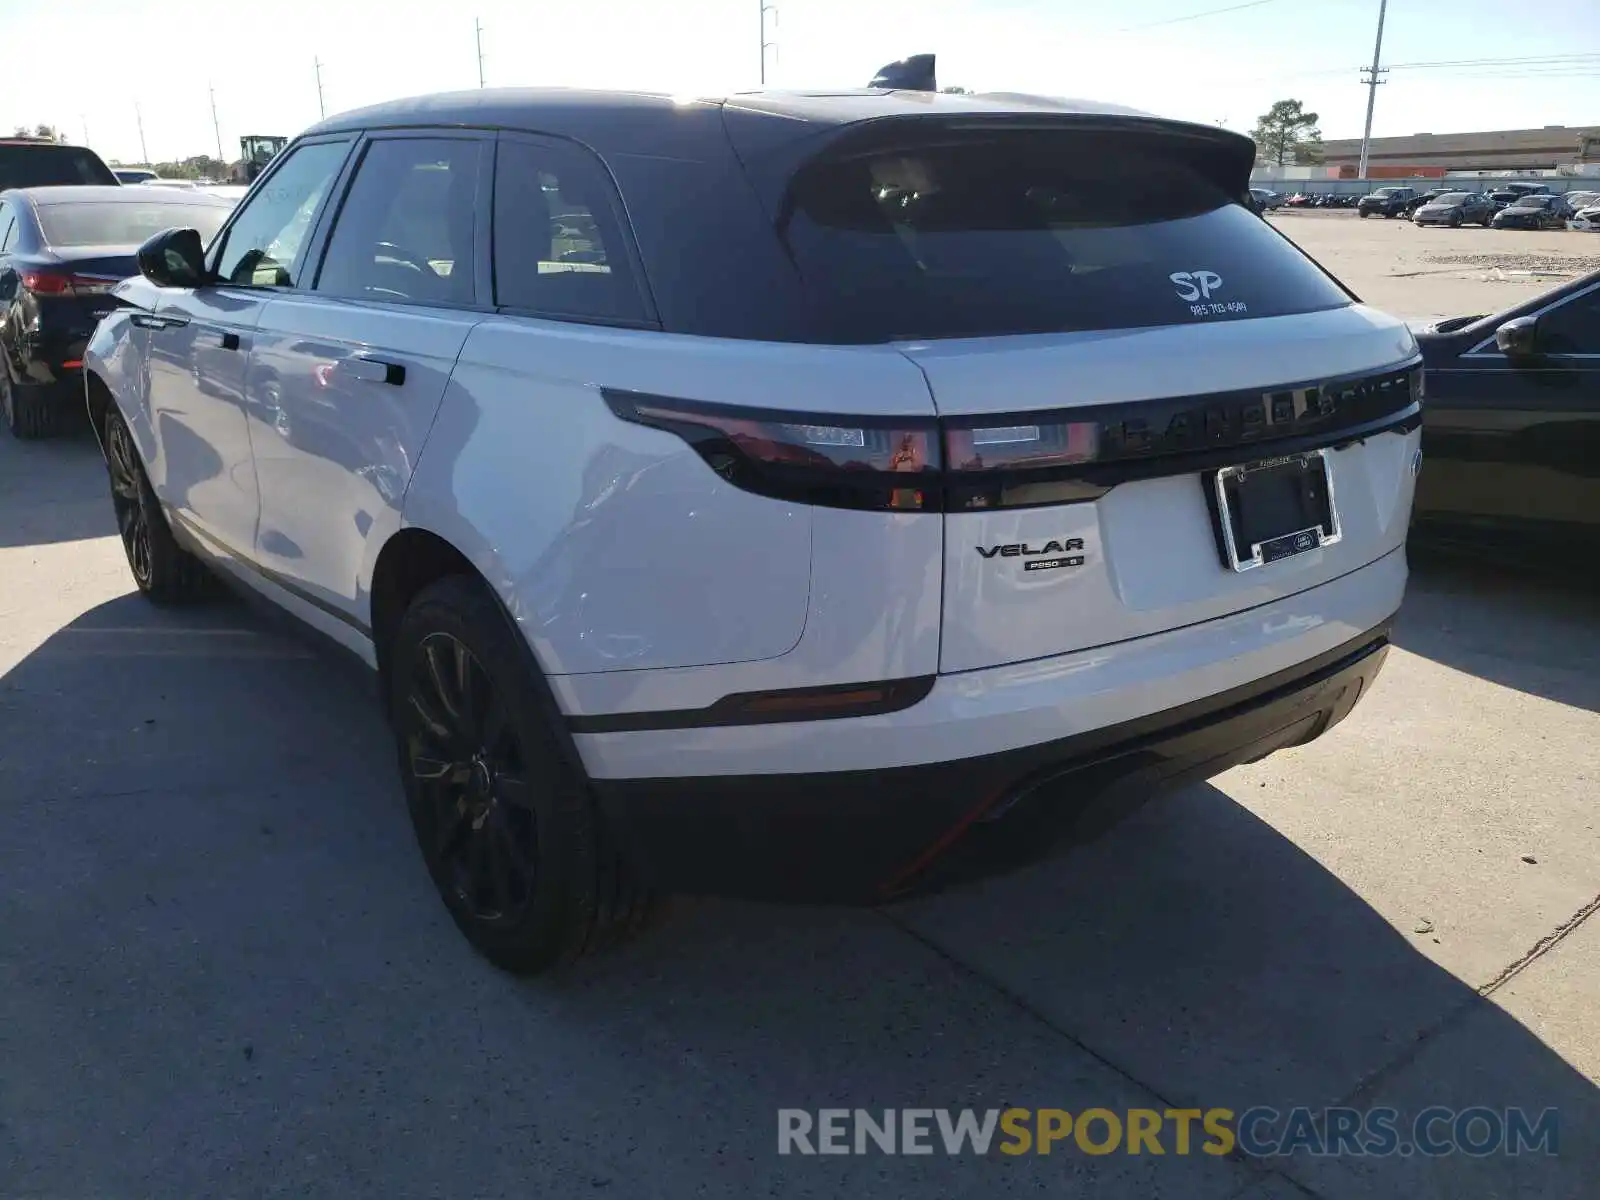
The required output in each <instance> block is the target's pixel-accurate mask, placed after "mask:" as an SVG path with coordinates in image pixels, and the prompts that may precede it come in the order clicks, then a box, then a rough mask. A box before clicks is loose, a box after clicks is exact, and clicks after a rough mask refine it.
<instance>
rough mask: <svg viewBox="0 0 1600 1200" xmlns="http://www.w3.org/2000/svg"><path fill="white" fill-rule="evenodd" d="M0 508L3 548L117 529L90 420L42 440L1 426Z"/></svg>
mask: <svg viewBox="0 0 1600 1200" xmlns="http://www.w3.org/2000/svg"><path fill="white" fill-rule="evenodd" d="M0 512H4V513H5V514H6V519H5V520H4V521H3V522H0V549H3V548H5V547H7V546H36V545H44V544H47V543H51V542H75V541H78V540H80V539H82V538H94V537H107V536H111V535H113V534H115V533H116V532H117V522H116V519H115V518H114V517H113V516H112V513H111V493H110V490H109V488H108V486H107V483H106V471H105V461H104V460H103V459H102V458H101V457H100V447H99V444H98V443H97V442H96V441H95V438H94V434H93V433H92V432H91V431H90V429H89V423H88V421H87V420H85V421H83V422H82V424H81V425H76V424H75V425H74V426H73V427H72V428H71V430H70V431H69V432H67V433H63V434H61V435H60V436H58V437H53V438H46V439H44V440H42V441H37V442H19V441H18V440H17V439H16V438H13V437H11V436H9V435H8V434H7V433H5V432H4V430H0Z"/></svg>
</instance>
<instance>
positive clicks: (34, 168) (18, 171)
mask: <svg viewBox="0 0 1600 1200" xmlns="http://www.w3.org/2000/svg"><path fill="white" fill-rule="evenodd" d="M116 182H117V177H116V176H115V175H113V174H112V173H111V168H110V167H108V166H106V165H105V163H103V162H101V161H100V159H99V157H98V156H97V155H96V154H95V153H94V151H92V150H85V149H83V148H82V147H81V146H51V145H47V144H40V145H36V146H16V145H12V146H0V188H21V187H53V186H56V185H60V184H75V183H108V184H114V183H116Z"/></svg>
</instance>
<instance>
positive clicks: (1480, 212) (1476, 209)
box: [1411, 192, 1495, 228]
mask: <svg viewBox="0 0 1600 1200" xmlns="http://www.w3.org/2000/svg"><path fill="white" fill-rule="evenodd" d="M1494 214H1495V206H1494V201H1493V200H1491V199H1489V197H1488V196H1486V195H1484V194H1483V193H1482V192H1445V193H1443V194H1442V195H1438V196H1435V197H1434V198H1433V199H1432V200H1430V201H1428V203H1426V204H1424V205H1422V206H1421V207H1420V208H1418V209H1416V210H1415V211H1414V212H1413V213H1412V214H1411V219H1412V220H1413V221H1414V222H1416V223H1417V224H1418V225H1449V226H1451V227H1452V228H1460V227H1461V226H1462V225H1464V224H1467V223H1469V222H1470V223H1471V224H1474V225H1482V226H1484V227H1485V228H1487V227H1488V225H1489V223H1490V222H1491V221H1492V220H1493V219H1494Z"/></svg>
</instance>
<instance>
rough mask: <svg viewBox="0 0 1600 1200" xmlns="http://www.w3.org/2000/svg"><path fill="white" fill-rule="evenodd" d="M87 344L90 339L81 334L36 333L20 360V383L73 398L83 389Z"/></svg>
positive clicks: (28, 341) (23, 347)
mask: <svg viewBox="0 0 1600 1200" xmlns="http://www.w3.org/2000/svg"><path fill="white" fill-rule="evenodd" d="M88 344H89V339H88V337H87V336H85V335H83V334H81V333H60V332H54V331H47V332H43V333H35V334H34V335H32V336H31V337H30V338H29V339H28V340H26V341H25V342H24V343H23V345H22V347H21V353H20V354H19V356H18V358H19V360H20V366H21V374H20V378H19V382H21V383H23V384H26V385H31V386H33V387H37V388H40V389H42V390H44V391H47V392H50V393H51V394H53V395H54V394H61V395H70V394H74V393H75V392H77V391H78V390H81V388H82V386H83V352H84V350H85V349H87V347H88ZM69 363H70V364H72V365H70V366H69V365H67V364H69Z"/></svg>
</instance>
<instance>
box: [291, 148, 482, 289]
mask: <svg viewBox="0 0 1600 1200" xmlns="http://www.w3.org/2000/svg"><path fill="white" fill-rule="evenodd" d="M484 145H485V143H484V142H481V141H478V140H476V139H473V138H392V139H390V138H386V139H383V140H381V141H375V142H373V143H372V144H371V146H369V147H368V149H367V152H366V155H365V156H364V157H363V158H362V160H361V165H360V166H359V167H358V168H357V169H356V176H355V182H353V183H352V184H351V185H350V191H349V193H348V194H347V195H346V196H345V201H344V206H343V207H342V208H341V209H340V210H339V216H338V219H337V220H336V221H335V223H334V226H333V234H332V235H331V236H330V237H329V239H328V252H327V255H326V256H325V257H324V259H323V262H322V272H321V274H320V275H319V276H318V277H317V285H316V290H317V291H319V292H327V293H329V294H331V295H335V296H349V297H351V298H353V299H364V300H413V301H417V302H420V303H435V304H471V303H472V302H473V299H474V287H473V283H474V280H473V275H474V271H473V260H474V254H473V246H474V230H475V227H476V223H477V219H478V165H479V159H480V156H481V155H482V153H483V148H484Z"/></svg>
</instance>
